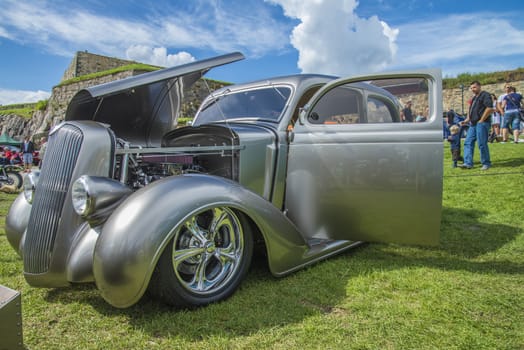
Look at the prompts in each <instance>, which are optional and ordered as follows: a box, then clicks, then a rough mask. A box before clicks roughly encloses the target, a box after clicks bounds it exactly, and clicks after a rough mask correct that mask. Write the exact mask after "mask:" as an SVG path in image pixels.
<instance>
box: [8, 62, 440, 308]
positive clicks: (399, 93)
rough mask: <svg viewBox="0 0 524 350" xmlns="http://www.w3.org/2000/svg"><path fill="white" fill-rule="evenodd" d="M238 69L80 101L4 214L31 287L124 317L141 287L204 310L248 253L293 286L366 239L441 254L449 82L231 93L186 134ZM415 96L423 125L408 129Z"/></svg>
mask: <svg viewBox="0 0 524 350" xmlns="http://www.w3.org/2000/svg"><path fill="white" fill-rule="evenodd" d="M240 59H243V56H242V54H240V53H232V54H227V55H223V56H219V57H215V58H210V59H206V60H202V61H197V62H193V63H189V64H185V65H182V66H178V67H172V68H167V69H163V70H159V71H155V72H151V73H146V74H143V75H138V76H135V77H131V78H127V79H124V80H120V81H116V82H111V83H107V84H102V85H98V86H93V87H90V88H86V89H84V90H81V91H79V92H78V93H77V94H76V95H75V96H74V97H73V99H72V100H71V102H70V104H69V106H68V109H67V112H66V117H65V121H64V122H63V123H61V124H60V125H58V126H56V127H55V128H53V130H52V131H51V132H50V134H49V143H48V147H47V151H46V153H45V157H44V159H43V166H42V169H41V172H39V173H37V172H33V173H31V174H29V175H28V176H26V178H25V179H24V192H23V193H22V194H21V195H20V196H19V197H17V199H16V200H15V201H14V202H13V204H12V206H11V208H10V210H9V213H8V216H7V218H6V232H7V237H8V240H9V242H10V244H11V245H12V246H13V247H14V249H16V250H17V252H18V253H19V254H20V256H22V257H23V262H24V275H25V279H26V280H27V282H28V283H29V284H30V285H32V286H35V287H50V288H54V287H63V286H67V285H71V284H75V283H93V282H94V283H95V284H96V286H97V288H98V289H99V290H100V293H101V294H102V296H103V298H104V299H105V300H107V302H108V303H110V304H111V305H114V306H115V307H120V308H125V307H129V306H131V305H133V304H135V303H136V302H137V301H138V300H139V299H140V298H141V297H142V296H143V295H144V293H145V292H146V291H147V292H148V294H151V295H153V296H156V297H158V298H159V299H161V300H162V301H164V302H166V303H168V304H171V305H176V306H198V305H205V304H208V303H211V302H215V301H218V300H222V299H224V298H226V297H228V296H229V295H231V294H232V293H233V292H234V291H235V290H236V288H237V287H238V286H239V284H240V283H241V281H242V279H243V278H244V277H245V275H246V273H247V272H248V268H249V265H250V263H251V257H252V254H253V249H254V246H256V247H261V249H262V250H263V251H265V256H266V257H267V264H268V266H269V270H270V271H271V273H272V274H273V275H275V276H283V275H286V274H289V273H291V272H293V271H296V270H298V269H300V268H303V267H304V266H307V265H309V264H312V263H314V262H317V261H319V260H321V259H325V258H327V257H329V256H332V255H335V254H338V253H340V252H343V251H345V250H347V249H349V248H351V247H354V246H355V245H358V244H360V243H361V242H365V241H367V242H379V241H380V242H397V243H406V244H423V245H434V244H437V243H438V235H439V226H440V212H441V200H442V152H443V147H442V119H441V118H442V117H441V116H442V107H441V105H442V97H441V89H442V86H441V76H440V71H438V70H421V71H411V72H399V73H387V74H381V75H368V76H361V77H357V78H335V77H332V76H324V75H308V74H301V75H293V76H287V77H279V78H273V79H266V80H261V81H257V82H253V83H249V84H239V85H231V86H225V87H224V88H221V89H219V90H216V91H214V92H211V94H210V95H209V96H208V97H207V98H206V99H205V100H204V101H203V102H202V104H201V105H200V107H199V110H198V112H197V114H196V115H195V117H194V120H193V124H192V125H191V126H186V127H181V128H176V125H177V117H178V115H179V112H180V108H181V101H182V100H183V97H184V96H187V91H188V88H189V87H190V86H191V85H192V84H193V83H195V82H196V81H197V80H199V79H200V78H201V77H202V76H203V75H204V74H205V73H206V72H207V71H208V70H210V69H211V68H213V67H216V66H220V65H223V64H227V63H231V62H233V61H237V60H240ZM407 99H413V101H416V102H415V103H414V106H415V108H419V109H420V111H423V110H427V111H428V113H427V115H425V121H424V122H420V123H415V122H413V123H407V122H403V120H402V119H403V118H402V113H401V111H402V104H403V103H404V102H405V101H406V100H407ZM414 112H416V111H414ZM421 113H424V112H421ZM421 120H422V119H421Z"/></svg>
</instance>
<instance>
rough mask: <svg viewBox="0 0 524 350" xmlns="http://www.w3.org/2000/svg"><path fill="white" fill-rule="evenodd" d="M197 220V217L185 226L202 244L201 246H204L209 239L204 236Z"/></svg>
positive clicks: (188, 221)
mask: <svg viewBox="0 0 524 350" xmlns="http://www.w3.org/2000/svg"><path fill="white" fill-rule="evenodd" d="M196 219H197V217H196V216H193V217H192V218H191V219H189V220H187V221H186V222H185V223H184V226H185V227H186V228H187V230H188V232H189V233H190V234H191V235H192V236H193V237H195V238H196V239H197V240H198V241H199V242H200V244H204V243H205V242H206V241H207V239H206V237H205V236H204V235H203V234H202V230H201V229H200V226H198V223H197V221H196Z"/></svg>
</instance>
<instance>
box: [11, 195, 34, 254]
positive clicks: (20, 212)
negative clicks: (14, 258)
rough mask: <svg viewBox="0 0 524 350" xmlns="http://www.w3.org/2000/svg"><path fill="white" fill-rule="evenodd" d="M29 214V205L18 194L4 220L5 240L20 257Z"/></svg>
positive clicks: (22, 196)
mask: <svg viewBox="0 0 524 350" xmlns="http://www.w3.org/2000/svg"><path fill="white" fill-rule="evenodd" d="M29 214H31V204H29V203H28V202H27V200H26V199H25V198H24V194H23V193H20V194H19V195H18V197H16V199H15V200H14V201H13V203H12V204H11V207H10V208H9V212H8V213H7V216H6V218H5V234H6V236H7V240H8V241H9V244H11V246H12V247H13V249H14V250H15V251H16V252H17V253H18V255H20V256H22V254H23V249H22V248H23V244H24V239H23V238H24V234H25V230H26V228H27V224H28V223H29Z"/></svg>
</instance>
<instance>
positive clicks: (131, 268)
mask: <svg viewBox="0 0 524 350" xmlns="http://www.w3.org/2000/svg"><path fill="white" fill-rule="evenodd" d="M217 205H220V206H228V207H231V208H235V209H237V210H239V211H242V212H243V213H245V214H246V215H247V216H249V217H250V218H251V220H253V222H254V223H255V224H256V225H257V227H258V228H259V229H260V232H261V234H262V235H263V236H264V240H265V242H266V247H267V252H268V261H269V268H270V270H271V271H272V273H274V274H275V275H280V274H283V273H286V272H287V271H289V270H291V269H293V268H294V267H296V266H299V265H301V264H303V262H304V258H305V255H306V252H307V244H306V243H305V241H304V239H303V237H302V235H301V234H300V233H299V231H298V230H297V228H296V227H295V226H294V225H293V224H292V223H291V222H290V221H289V220H288V219H287V218H286V217H285V215H283V214H282V212H280V211H279V210H278V209H277V208H276V207H275V206H273V205H272V204H271V203H270V202H268V201H267V200H265V199H263V198H262V197H260V196H259V195H257V194H255V193H254V192H251V191H249V190H247V189H246V188H244V187H242V186H240V185H239V184H238V183H236V182H233V181H230V180H228V179H225V178H221V177H216V176H209V175H183V176H174V177H170V178H166V179H163V180H160V181H157V182H155V183H153V184H151V185H149V186H147V187H145V188H143V189H141V190H139V191H137V192H135V193H133V194H132V195H131V196H130V197H129V198H127V199H126V200H125V201H124V202H123V203H122V204H121V205H120V206H119V207H118V208H117V210H115V212H114V213H113V214H112V215H111V216H110V217H109V219H108V220H107V222H106V223H105V225H104V227H103V228H102V231H101V234H100V236H99V238H98V240H97V242H96V246H95V252H94V261H93V273H94V277H95V281H96V284H97V286H98V288H99V289H100V291H101V293H102V296H103V297H104V299H106V301H107V302H109V303H110V304H111V305H113V306H116V307H122V308H124V307H128V306H131V305H133V304H134V303H136V302H137V301H138V300H139V299H140V298H141V297H142V295H143V294H144V292H145V291H146V289H147V286H148V284H149V280H150V278H151V275H152V273H153V271H154V268H155V266H156V263H157V261H158V259H159V258H160V255H161V254H162V252H163V250H164V248H165V247H166V246H167V245H168V243H169V241H170V240H171V239H172V237H173V235H174V233H175V232H176V230H177V228H178V226H179V225H180V224H181V223H183V222H184V221H185V220H186V219H187V218H188V217H190V216H191V215H192V214H193V213H195V212H197V211H200V210H202V209H205V208H209V207H211V206H217Z"/></svg>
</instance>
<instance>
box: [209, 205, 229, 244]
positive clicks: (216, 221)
mask: <svg viewBox="0 0 524 350" xmlns="http://www.w3.org/2000/svg"><path fill="white" fill-rule="evenodd" d="M226 224H227V225H228V226H231V222H230V220H229V215H228V213H227V212H226V211H225V210H222V208H213V220H212V221H211V224H210V225H209V233H210V236H211V237H209V239H210V240H214V239H215V237H216V235H217V233H218V230H219V229H220V228H221V227H222V226H223V225H226Z"/></svg>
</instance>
